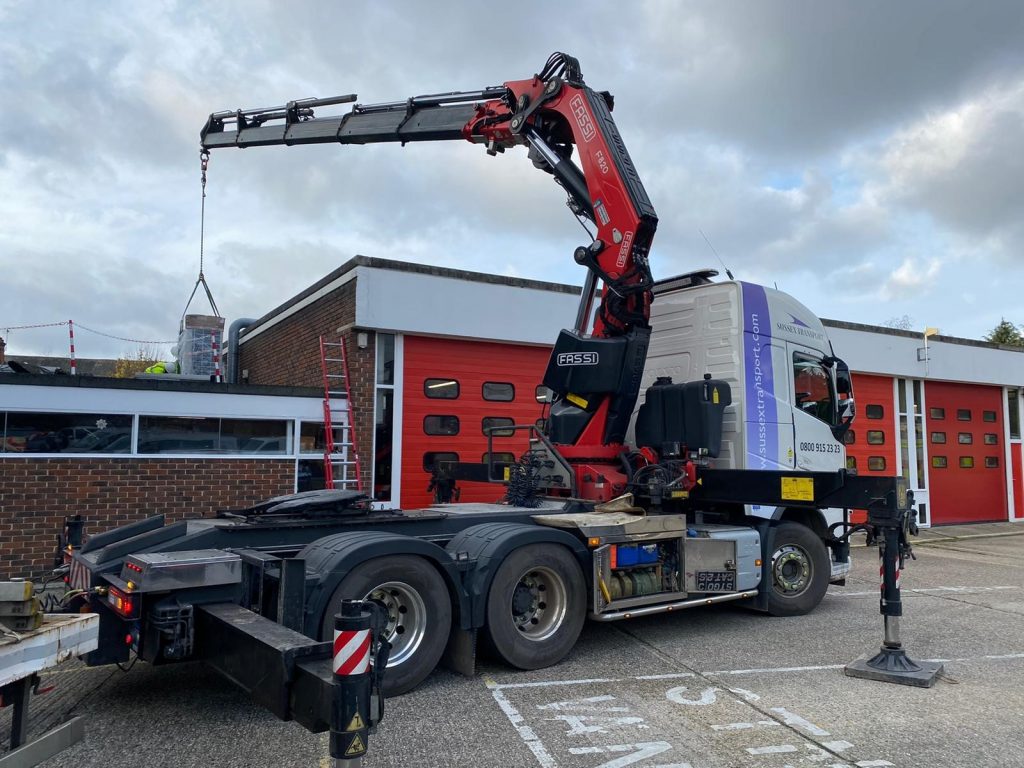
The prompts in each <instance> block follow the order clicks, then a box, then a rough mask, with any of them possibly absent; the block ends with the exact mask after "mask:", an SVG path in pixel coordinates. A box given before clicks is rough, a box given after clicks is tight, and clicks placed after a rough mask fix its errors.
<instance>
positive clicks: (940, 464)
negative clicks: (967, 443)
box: [932, 456, 999, 469]
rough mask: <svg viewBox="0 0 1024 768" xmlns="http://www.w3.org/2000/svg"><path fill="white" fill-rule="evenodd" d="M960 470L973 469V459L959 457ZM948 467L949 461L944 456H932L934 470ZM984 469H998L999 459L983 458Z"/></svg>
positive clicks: (971, 457)
mask: <svg viewBox="0 0 1024 768" xmlns="http://www.w3.org/2000/svg"><path fill="white" fill-rule="evenodd" d="M959 464H960V469H974V457H973V456H961V457H960V461H959ZM948 466H949V459H947V458H946V457H945V456H932V467H933V468H934V469H946V468H947V467H948ZM985 468H986V469H999V457H998V456H986V457H985Z"/></svg>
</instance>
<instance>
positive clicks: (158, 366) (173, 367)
mask: <svg viewBox="0 0 1024 768" xmlns="http://www.w3.org/2000/svg"><path fill="white" fill-rule="evenodd" d="M180 370H181V369H180V368H179V367H178V363H177V362H174V363H165V362H159V363H154V364H153V365H151V366H149V368H147V369H146V370H145V373H180Z"/></svg>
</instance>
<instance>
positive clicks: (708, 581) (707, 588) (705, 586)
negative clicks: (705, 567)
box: [697, 571, 736, 592]
mask: <svg viewBox="0 0 1024 768" xmlns="http://www.w3.org/2000/svg"><path fill="white" fill-rule="evenodd" d="M697 591H698V592H735V591H736V571H697Z"/></svg>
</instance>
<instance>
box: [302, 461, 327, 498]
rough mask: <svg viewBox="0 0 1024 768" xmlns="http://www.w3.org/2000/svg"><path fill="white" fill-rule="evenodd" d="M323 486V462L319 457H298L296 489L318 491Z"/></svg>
mask: <svg viewBox="0 0 1024 768" xmlns="http://www.w3.org/2000/svg"><path fill="white" fill-rule="evenodd" d="M323 487H324V462H323V460H322V459H321V460H320V461H316V460H315V459H299V476H298V490H299V493H302V492H303V491H319V490H322V489H323Z"/></svg>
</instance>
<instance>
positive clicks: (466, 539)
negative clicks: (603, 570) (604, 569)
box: [446, 523, 592, 629]
mask: <svg viewBox="0 0 1024 768" xmlns="http://www.w3.org/2000/svg"><path fill="white" fill-rule="evenodd" d="M530 544H558V545H561V546H564V547H566V548H567V549H568V550H569V551H570V553H572V555H573V556H574V557H575V559H576V561H577V562H578V563H579V565H580V570H581V571H582V572H583V581H584V584H585V585H587V587H588V589H589V586H590V583H591V580H592V579H591V574H590V568H589V567H588V565H589V563H590V553H589V551H588V550H587V548H586V547H585V546H584V545H583V542H581V541H580V540H579V539H577V538H576V537H575V536H573V535H572V534H570V533H568V532H566V531H563V530H559V529H558V528H546V527H544V526H539V525H525V524H522V523H481V524H480V525H474V526H472V527H470V528H467V529H466V530H464V531H462V532H461V533H459V534H458V535H457V536H456V537H455V538H453V539H452V540H451V541H450V542H449V543H448V546H447V547H446V549H447V550H448V552H449V553H450V554H451V555H452V556H453V557H456V558H458V557H463V556H464V555H463V553H465V556H467V557H468V558H469V559H470V560H472V561H474V565H473V568H471V569H470V571H469V572H468V573H467V575H466V579H465V582H464V584H465V589H466V593H467V604H468V607H469V616H468V618H469V620H470V621H471V624H470V625H468V626H467V625H465V624H463V628H464V629H470V628H479V627H482V626H483V625H484V623H485V621H486V616H487V597H488V593H489V592H490V589H491V584H492V582H493V581H494V575H495V573H496V572H497V570H498V567H499V566H500V565H501V563H502V562H503V561H504V559H505V558H506V557H508V555H510V554H511V553H512V552H514V551H516V550H517V549H520V548H521V547H524V546H528V545H530Z"/></svg>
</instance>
